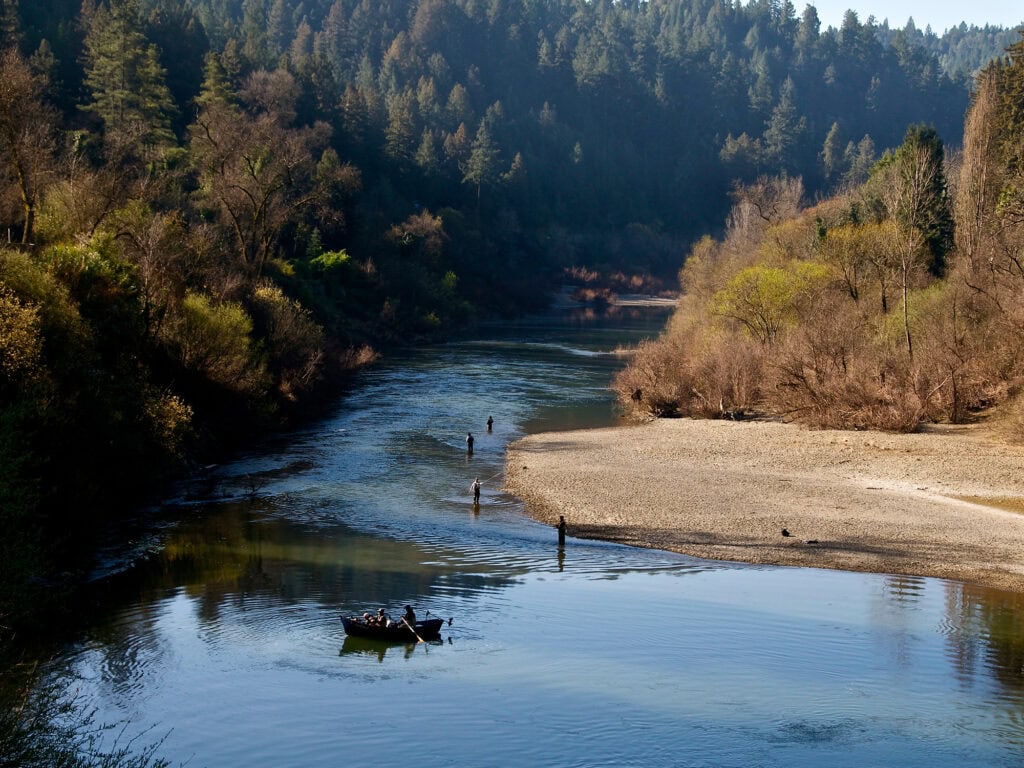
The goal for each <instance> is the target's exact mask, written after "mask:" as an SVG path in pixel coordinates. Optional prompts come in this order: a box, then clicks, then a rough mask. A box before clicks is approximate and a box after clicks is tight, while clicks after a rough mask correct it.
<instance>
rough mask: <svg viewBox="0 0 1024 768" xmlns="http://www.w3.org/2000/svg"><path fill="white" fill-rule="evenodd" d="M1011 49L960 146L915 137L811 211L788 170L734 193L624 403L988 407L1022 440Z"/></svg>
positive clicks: (904, 414) (901, 410) (920, 418)
mask: <svg viewBox="0 0 1024 768" xmlns="http://www.w3.org/2000/svg"><path fill="white" fill-rule="evenodd" d="M1007 53H1008V55H1007V57H1006V58H1005V59H1002V60H999V61H996V62H993V63H992V64H990V65H988V66H987V67H986V68H984V69H983V70H982V71H981V73H980V74H979V75H978V78H977V84H976V89H975V92H974V94H973V98H972V102H971V106H970V110H969V112H968V113H967V118H966V123H965V133H964V145H963V149H962V150H956V151H949V150H945V151H944V149H943V144H942V142H941V140H940V139H939V138H938V136H937V135H936V134H935V132H934V130H932V129H929V128H924V127H921V126H917V127H912V128H911V129H910V130H909V131H908V132H907V134H906V137H905V140H904V142H903V144H902V145H901V146H900V147H899V148H897V149H896V150H895V151H892V152H887V153H886V154H885V155H884V156H883V157H882V158H881V159H880V160H879V161H878V162H877V163H876V164H875V165H874V166H873V167H872V169H871V172H870V174H869V177H868V179H867V180H866V181H865V182H864V183H862V184H858V185H851V186H849V187H848V188H846V189H844V190H842V191H841V192H839V193H838V194H836V195H834V196H832V197H830V198H828V199H825V200H822V201H821V202H818V203H816V204H814V205H811V206H809V207H806V208H805V207H802V206H801V200H802V198H803V189H802V187H801V184H800V181H799V180H798V179H795V178H779V177H775V178H763V179H760V180H758V181H757V182H756V183H753V184H747V185H739V186H737V187H736V189H735V191H734V206H733V209H732V212H731V214H730V215H729V219H728V226H727V229H726V233H725V235H724V237H723V238H722V239H721V240H713V239H711V238H710V237H706V238H704V239H702V240H700V241H699V242H698V243H697V244H696V245H695V246H694V247H693V249H692V250H691V252H690V254H689V257H688V258H687V260H686V262H685V266H684V267H683V269H682V270H681V272H680V280H681V283H682V288H683V297H682V299H681V301H680V304H679V307H678V309H677V311H676V313H675V315H674V316H673V318H672V320H671V322H670V324H669V327H668V329H667V330H666V332H665V333H664V334H663V336H662V337H661V338H660V339H658V340H656V341H652V342H650V343H647V344H645V345H643V346H641V347H640V348H639V349H638V350H637V353H636V356H635V358H634V359H633V361H632V362H631V364H630V365H629V367H628V368H627V369H625V370H624V371H623V372H622V373H621V374H620V375H619V377H618V379H617V381H616V388H617V390H618V394H619V398H620V400H621V401H622V402H623V404H625V405H627V406H628V407H630V408H632V409H634V410H635V411H639V412H641V413H648V414H654V415H663V416H673V415H691V416H710V417H737V416H742V415H744V414H750V413H759V414H770V415H774V416H781V417H783V418H786V419H793V420H797V421H800V422H803V423H805V424H808V425H811V426H815V427H828V428H842V429H865V428H871V429H882V430H897V431H913V430H915V429H917V428H918V427H919V426H920V425H921V424H922V423H924V422H951V423H963V422H966V421H969V420H971V419H974V418H975V417H976V416H977V415H978V414H979V413H981V412H989V413H991V412H992V410H993V409H995V413H996V414H997V415H996V417H995V419H994V420H993V421H994V423H998V424H1000V425H1002V426H1003V427H1005V432H1006V434H1007V435H1008V436H1009V437H1011V438H1014V439H1018V440H1019V439H1021V438H1024V403H1022V401H1021V398H1020V393H1021V385H1022V382H1024V315H1022V314H1021V307H1022V305H1024V304H1022V298H1024V271H1022V260H1021V255H1022V248H1024V196H1022V190H1024V177H1022V175H1021V174H1022V171H1021V168H1022V160H1024V155H1022V152H1024V126H1022V123H1021V119H1020V109H1021V103H1022V102H1021V96H1022V94H1024V41H1018V42H1017V43H1015V44H1013V45H1012V46H1010V47H1009V49H1008V51H1007Z"/></svg>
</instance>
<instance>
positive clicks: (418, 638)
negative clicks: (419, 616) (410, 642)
mask: <svg viewBox="0 0 1024 768" xmlns="http://www.w3.org/2000/svg"><path fill="white" fill-rule="evenodd" d="M402 623H403V624H405V626H407V627H408V628H409V631H410V632H412V633H413V635H414V636H415V638H416V642H417V643H422V642H425V641H424V639H423V638H422V637H420V636H419V635H417V634H416V630H415V629H413V626H412V624H410V623H409V620H408V619H407V618H405V616H403V617H402Z"/></svg>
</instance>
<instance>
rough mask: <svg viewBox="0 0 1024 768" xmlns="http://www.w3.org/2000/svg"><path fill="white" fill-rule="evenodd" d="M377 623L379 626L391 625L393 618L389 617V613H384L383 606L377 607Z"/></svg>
mask: <svg viewBox="0 0 1024 768" xmlns="http://www.w3.org/2000/svg"><path fill="white" fill-rule="evenodd" d="M375 624H376V626H378V627H390V626H391V619H389V618H388V615H387V614H386V613H384V609H383V608H378V609H377V620H376V622H375Z"/></svg>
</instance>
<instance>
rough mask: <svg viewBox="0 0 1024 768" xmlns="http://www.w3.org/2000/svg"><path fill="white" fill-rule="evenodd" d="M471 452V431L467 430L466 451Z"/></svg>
mask: <svg viewBox="0 0 1024 768" xmlns="http://www.w3.org/2000/svg"><path fill="white" fill-rule="evenodd" d="M472 452H473V433H472V432H467V433H466V453H472Z"/></svg>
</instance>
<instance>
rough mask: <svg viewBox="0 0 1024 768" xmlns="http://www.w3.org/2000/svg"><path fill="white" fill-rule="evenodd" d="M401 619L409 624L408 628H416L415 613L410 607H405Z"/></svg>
mask: <svg viewBox="0 0 1024 768" xmlns="http://www.w3.org/2000/svg"><path fill="white" fill-rule="evenodd" d="M402 618H403V619H405V620H406V621H407V622H409V626H410V627H415V626H416V612H415V611H414V610H413V609H412V606H411V605H407V606H405V614H404V615H403V616H402Z"/></svg>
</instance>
